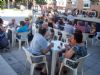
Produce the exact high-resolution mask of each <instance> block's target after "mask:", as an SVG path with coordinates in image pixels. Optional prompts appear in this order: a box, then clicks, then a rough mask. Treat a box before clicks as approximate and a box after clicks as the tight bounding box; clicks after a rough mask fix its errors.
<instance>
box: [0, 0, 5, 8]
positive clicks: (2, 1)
mask: <svg viewBox="0 0 100 75" xmlns="http://www.w3.org/2000/svg"><path fill="white" fill-rule="evenodd" d="M4 5H5V0H0V8H1V9H2V8H3V6H4Z"/></svg>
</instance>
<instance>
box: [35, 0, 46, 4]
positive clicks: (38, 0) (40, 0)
mask: <svg viewBox="0 0 100 75" xmlns="http://www.w3.org/2000/svg"><path fill="white" fill-rule="evenodd" d="M35 2H36V4H38V5H45V4H47V2H46V1H45V0H35Z"/></svg>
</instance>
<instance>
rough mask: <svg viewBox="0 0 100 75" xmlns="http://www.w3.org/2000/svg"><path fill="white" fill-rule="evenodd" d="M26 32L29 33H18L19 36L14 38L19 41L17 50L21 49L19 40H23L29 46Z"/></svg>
mask: <svg viewBox="0 0 100 75" xmlns="http://www.w3.org/2000/svg"><path fill="white" fill-rule="evenodd" d="M28 34H29V32H22V33H18V36H19V38H18V37H16V39H17V40H18V42H19V50H21V42H22V41H25V43H26V44H27V46H29V43H28Z"/></svg>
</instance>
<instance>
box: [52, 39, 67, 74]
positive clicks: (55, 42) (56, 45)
mask: <svg viewBox="0 0 100 75" xmlns="http://www.w3.org/2000/svg"><path fill="white" fill-rule="evenodd" d="M51 42H52V43H54V47H53V48H52V63H51V75H55V67H56V61H57V53H58V52H59V51H61V49H60V48H58V46H61V45H60V44H61V43H62V42H61V41H58V40H56V41H51ZM62 44H63V46H62V47H64V44H65V43H62Z"/></svg>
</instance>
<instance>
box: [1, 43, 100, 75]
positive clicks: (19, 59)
mask: <svg viewBox="0 0 100 75" xmlns="http://www.w3.org/2000/svg"><path fill="white" fill-rule="evenodd" d="M88 53H89V54H90V56H88V58H87V59H86V61H85V64H84V75H100V46H90V45H89V46H88ZM0 54H1V55H2V56H3V57H4V59H5V60H6V61H7V62H8V64H9V65H10V66H11V67H12V68H13V69H14V70H15V72H16V73H17V74H18V75H22V74H23V73H24V74H23V75H29V67H30V65H29V64H27V65H28V66H27V69H26V70H25V71H24V67H25V60H26V57H25V54H24V52H23V50H18V47H17V48H11V49H10V52H6V53H0ZM49 69H50V64H49ZM49 72H50V70H49ZM34 75H40V74H39V72H38V71H35V74H34Z"/></svg>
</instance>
